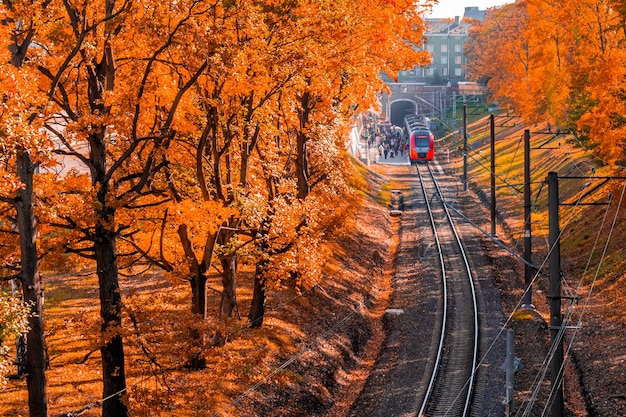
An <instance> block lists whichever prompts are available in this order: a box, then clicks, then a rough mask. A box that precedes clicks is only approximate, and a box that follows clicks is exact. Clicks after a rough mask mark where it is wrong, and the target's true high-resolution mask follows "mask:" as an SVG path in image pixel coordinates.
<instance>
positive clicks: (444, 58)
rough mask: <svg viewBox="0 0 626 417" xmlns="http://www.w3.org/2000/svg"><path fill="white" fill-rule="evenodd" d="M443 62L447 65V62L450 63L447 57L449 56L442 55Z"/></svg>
mask: <svg viewBox="0 0 626 417" xmlns="http://www.w3.org/2000/svg"><path fill="white" fill-rule="evenodd" d="M441 63H442V64H443V65H446V64H447V63H448V57H447V56H442V57H441Z"/></svg>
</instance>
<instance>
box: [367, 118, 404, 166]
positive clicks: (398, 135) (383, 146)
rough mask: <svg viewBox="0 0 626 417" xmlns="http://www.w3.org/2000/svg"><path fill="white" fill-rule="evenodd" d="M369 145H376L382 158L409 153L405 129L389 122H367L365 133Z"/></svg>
mask: <svg viewBox="0 0 626 417" xmlns="http://www.w3.org/2000/svg"><path fill="white" fill-rule="evenodd" d="M363 136H364V139H365V140H366V141H367V145H368V147H373V146H375V147H376V149H377V150H378V157H379V158H381V159H383V158H384V159H387V158H394V157H397V156H403V155H405V154H408V149H409V144H408V141H407V139H406V138H405V137H404V134H403V131H402V129H401V128H399V127H397V126H393V125H392V124H391V123H389V122H383V123H379V124H378V125H377V126H375V125H374V123H366V124H365V129H364V133H363Z"/></svg>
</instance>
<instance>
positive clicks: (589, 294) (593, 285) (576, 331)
mask: <svg viewBox="0 0 626 417" xmlns="http://www.w3.org/2000/svg"><path fill="white" fill-rule="evenodd" d="M625 192H626V181H625V182H624V186H623V187H622V193H621V195H620V200H619V202H618V205H617V208H616V210H615V215H614V217H613V222H612V224H611V228H610V229H609V234H608V236H607V239H606V241H605V244H604V248H603V250H602V254H601V256H600V260H599V261H598V265H597V267H596V272H595V274H594V277H593V279H592V282H591V285H590V286H589V290H588V291H587V297H586V298H585V302H584V303H583V307H582V311H581V313H580V315H579V318H578V322H577V325H576V326H574V331H573V335H572V337H571V338H570V341H569V344H568V348H567V351H566V355H565V357H568V356H569V353H570V351H571V349H572V347H573V346H574V344H575V341H576V337H577V336H578V330H579V329H580V328H581V327H582V320H583V317H584V315H585V313H586V311H587V307H588V305H589V302H590V300H591V296H592V294H593V290H594V288H595V284H596V282H597V280H598V276H599V275H600V268H601V267H602V264H603V262H604V259H605V257H606V254H607V251H608V247H609V243H610V242H611V237H612V236H613V232H614V230H615V226H616V223H617V218H618V216H619V211H620V208H621V206H622V202H623V200H624V194H625ZM611 199H612V197H611ZM609 205H610V202H609V204H607V209H606V210H605V215H604V216H603V219H602V224H601V226H600V228H599V230H598V235H597V236H596V240H595V241H594V245H593V250H592V252H591V253H590V254H589V258H588V260H587V264H586V265H585V269H584V271H583V274H582V276H581V279H580V282H579V288H581V287H582V286H583V284H584V278H585V275H586V273H587V271H588V267H589V265H590V264H591V259H592V256H593V253H594V251H595V248H596V246H597V243H598V241H599V237H600V231H601V230H602V229H603V228H604V223H605V220H606V216H607V214H608V210H609ZM572 310H573V309H572ZM570 316H571V314H570ZM564 328H565V325H563V326H562V329H563V331H564ZM564 366H565V361H564V362H563V364H562V365H561V369H560V370H559V375H562V374H563V372H564ZM554 389H556V387H553V390H554ZM545 412H546V408H544V412H543V413H542V416H544V415H545Z"/></svg>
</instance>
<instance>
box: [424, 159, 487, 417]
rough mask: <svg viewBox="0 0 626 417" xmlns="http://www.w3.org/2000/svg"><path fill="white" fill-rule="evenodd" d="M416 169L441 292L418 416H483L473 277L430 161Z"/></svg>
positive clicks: (476, 310) (476, 309) (476, 308)
mask: <svg viewBox="0 0 626 417" xmlns="http://www.w3.org/2000/svg"><path fill="white" fill-rule="evenodd" d="M417 174H418V177H419V182H420V188H421V196H422V197H421V198H423V204H424V206H425V207H426V208H427V212H428V216H429V217H430V226H431V229H432V241H433V242H434V244H435V245H436V248H433V249H435V251H436V253H437V254H438V257H439V263H440V272H441V277H440V279H441V293H442V297H441V298H442V301H441V302H442V305H441V309H440V311H441V314H439V318H440V321H439V323H438V328H436V329H435V332H438V334H439V337H438V346H437V349H436V355H435V358H434V360H433V361H432V365H431V367H430V372H431V376H430V379H429V382H428V384H427V385H428V386H427V387H426V390H425V393H424V397H423V399H422V401H421V408H420V410H419V413H418V416H419V417H422V416H423V417H443V416H454V417H469V416H478V414H477V413H478V412H477V411H472V403H473V398H474V395H473V394H474V389H475V387H476V382H475V381H476V372H475V370H476V369H477V363H478V349H479V325H478V313H479V312H478V307H477V295H476V288H475V286H474V277H473V276H472V271H471V268H470V265H469V261H468V258H467V255H466V253H465V250H464V248H463V244H462V242H461V239H460V237H459V235H458V233H457V231H456V228H455V225H454V222H453V221H452V218H451V216H450V213H449V211H448V208H447V207H446V206H445V205H444V204H443V203H442V200H441V199H440V198H439V196H441V195H444V194H443V193H442V190H441V189H440V187H439V184H438V183H437V180H436V178H435V176H434V174H433V172H432V170H431V168H430V165H421V164H418V165H417ZM435 340H437V338H436V339H435Z"/></svg>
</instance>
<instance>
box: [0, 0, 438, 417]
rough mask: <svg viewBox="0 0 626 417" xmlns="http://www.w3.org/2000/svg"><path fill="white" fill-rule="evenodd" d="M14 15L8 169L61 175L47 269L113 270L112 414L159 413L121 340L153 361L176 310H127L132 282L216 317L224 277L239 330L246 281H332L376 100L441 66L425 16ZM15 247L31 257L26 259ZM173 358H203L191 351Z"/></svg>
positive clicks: (35, 10) (168, 6)
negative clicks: (147, 406)
mask: <svg viewBox="0 0 626 417" xmlns="http://www.w3.org/2000/svg"><path fill="white" fill-rule="evenodd" d="M426 6H427V5H426ZM1 10H2V14H3V16H2V17H3V18H5V19H4V20H3V21H4V22H5V25H3V26H0V28H1V30H2V31H3V33H2V36H1V37H0V39H2V42H3V44H2V45H0V54H2V56H3V57H4V59H3V60H2V61H3V62H9V61H10V59H9V56H10V54H8V51H9V43H8V42H9V40H10V39H11V36H12V35H13V34H14V33H21V32H19V31H17V32H15V30H16V28H17V26H18V25H25V26H28V27H30V28H31V29H32V36H33V37H32V43H30V44H28V43H27V46H28V45H30V47H28V48H26V49H25V52H26V59H25V60H24V65H23V66H22V67H19V68H18V67H14V66H10V65H1V66H0V84H2V86H3V91H4V97H3V99H2V100H3V101H2V103H3V105H4V107H3V110H2V111H0V116H1V120H0V122H1V123H2V135H0V140H1V141H2V142H1V145H2V150H3V155H4V156H3V158H5V162H6V163H5V164H3V165H2V167H3V168H2V169H5V168H4V167H8V166H11V163H10V158H12V153H14V152H15V150H16V149H28V150H29V151H30V150H32V151H33V154H34V156H33V158H35V160H36V162H38V163H41V164H42V165H41V166H42V168H45V169H42V171H41V173H40V174H39V175H38V176H37V178H36V181H35V194H36V197H37V210H38V213H37V215H38V216H39V221H40V224H41V226H40V240H41V241H42V243H41V245H40V247H41V248H42V251H43V253H45V255H46V256H45V258H44V265H46V267H47V268H52V269H70V268H94V264H93V263H91V262H92V260H96V265H95V269H96V271H97V274H98V275H99V281H98V284H97V285H98V286H99V288H98V289H99V291H98V294H99V295H100V302H101V303H102V305H101V310H100V314H101V317H99V318H96V317H90V319H89V322H90V323H91V327H90V329H92V330H91V331H92V332H95V330H94V329H96V328H98V327H100V329H99V334H98V335H92V336H93V337H92V341H91V342H90V346H99V347H101V348H102V349H104V350H107V349H110V348H111V346H113V345H115V344H117V343H119V344H118V345H115V348H116V349H117V350H116V351H115V354H104V355H102V360H103V367H105V368H106V366H112V365H114V366H115V372H112V373H107V372H104V373H103V375H102V376H103V378H104V379H108V382H110V383H109V384H105V386H106V387H108V388H107V389H108V390H109V391H105V392H103V395H104V396H109V395H112V397H115V400H111V401H109V402H107V403H106V404H109V403H113V402H114V401H115V402H116V406H119V407H120V410H121V409H122V408H123V407H125V406H126V404H127V403H128V401H130V404H131V405H132V407H134V408H141V407H142V406H141V405H140V404H141V403H142V402H143V401H147V402H148V403H149V402H151V401H159V398H158V397H157V396H155V395H154V392H151V390H150V388H146V389H145V391H137V392H136V393H135V394H131V395H130V396H129V394H128V393H126V392H125V381H124V378H125V376H124V368H123V344H122V341H124V340H129V341H130V345H131V349H144V348H145V347H146V345H145V344H142V342H141V337H142V336H141V332H142V326H148V325H151V323H153V321H154V319H155V317H156V316H158V315H159V314H160V311H159V308H158V306H159V303H161V302H163V300H161V299H159V298H158V297H156V296H155V297H154V298H153V299H148V300H143V301H142V302H141V303H135V302H134V301H135V300H133V298H132V296H131V297H130V298H129V299H128V303H124V302H122V300H121V297H120V289H119V288H118V285H119V283H118V270H120V271H122V272H123V273H133V274H137V270H138V269H137V268H138V267H139V266H141V268H146V269H147V268H150V267H153V266H159V267H160V268H162V269H164V270H166V271H168V272H169V273H170V275H169V276H170V277H171V278H172V279H171V280H170V284H171V285H176V284H178V282H179V281H180V280H185V281H189V282H190V283H192V297H190V298H192V300H193V302H192V303H191V304H192V311H194V312H196V313H200V314H202V311H201V307H198V306H199V304H201V303H202V301H201V298H206V294H203V291H205V290H206V280H207V278H208V277H209V276H211V275H215V274H219V275H222V277H223V278H224V279H223V280H222V281H221V282H222V283H223V288H222V289H221V292H222V294H223V299H222V304H223V305H224V304H225V301H224V300H226V304H230V306H229V307H230V309H228V308H225V309H224V308H223V309H222V310H220V311H219V312H218V313H217V314H221V315H222V316H221V317H222V318H225V317H228V316H229V315H230V314H232V313H233V311H235V308H236V288H237V286H236V279H237V278H238V275H237V274H238V269H239V268H240V267H250V268H251V267H254V266H256V267H257V271H261V272H259V273H260V274H261V275H259V276H257V278H259V280H260V282H262V283H263V285H264V288H265V290H266V291H268V290H276V289H279V288H281V287H283V286H284V285H285V283H286V282H289V283H290V285H297V286H299V287H303V288H309V287H311V286H313V285H314V284H315V283H317V282H319V281H320V280H321V279H322V276H321V272H320V271H321V268H322V266H323V263H324V253H323V251H321V250H320V243H321V242H323V241H324V239H325V238H326V236H327V235H328V234H333V233H337V231H338V230H340V229H341V227H342V225H343V224H344V223H345V219H346V217H348V216H349V213H350V210H351V204H352V203H353V201H354V200H353V198H354V196H353V194H352V191H351V189H350V186H349V181H350V167H349V165H348V163H347V156H346V153H345V148H346V138H347V136H348V135H347V133H348V131H349V129H350V127H351V123H352V122H351V120H352V117H354V116H355V113H356V111H357V108H360V109H363V108H371V107H372V106H375V105H376V104H377V96H376V94H377V93H378V92H379V91H380V89H381V88H382V86H383V82H382V80H381V79H380V77H379V76H380V74H381V73H382V72H384V73H386V74H388V75H390V76H392V77H393V76H394V74H396V73H397V72H398V71H399V70H401V69H406V68H411V67H413V66H415V65H416V64H417V65H419V64H420V63H424V62H426V61H427V60H428V59H429V56H428V54H427V53H426V52H424V51H420V50H418V49H417V48H414V47H413V45H421V44H422V37H423V30H424V24H423V22H422V19H421V14H420V13H421V12H420V10H422V9H421V8H416V6H415V4H414V2H413V1H410V0H394V1H386V0H384V1H379V0H375V1H371V0H361V1H348V0H341V1H333V2H329V1H301V2H297V3H289V2H288V3H285V2H282V1H274V0H268V1H265V2H258V1H247V0H243V1H236V2H235V1H223V2H214V3H206V2H198V1H195V0H182V1H176V2H162V1H152V0H148V1H143V2H122V3H119V2H106V3H102V2H95V1H83V2H72V1H68V2H58V1H51V2H42V3H36V4H35V3H33V2H30V1H15V2H11V7H10V8H6V7H4V5H3V6H2V7H1ZM18 22H19V23H18ZM20 36H21V35H20ZM27 40H28V39H27ZM31 116H32V117H31ZM28 117H31V120H30V123H24V120H25V119H26V118H28ZM0 175H2V177H3V178H6V181H5V182H3V184H2V185H1V187H2V188H1V189H0V194H1V195H2V196H4V197H5V198H4V200H2V201H5V202H6V201H7V200H9V199H10V198H11V197H12V196H13V195H14V193H15V191H16V190H17V189H18V188H19V187H20V184H19V182H18V181H17V180H16V177H15V174H14V172H12V171H11V170H10V169H9V170H6V169H5V170H4V171H0ZM0 210H2V211H0V215H1V216H2V217H3V218H4V219H6V218H9V217H10V216H11V213H10V210H9V209H8V208H6V209H5V207H1V208H0ZM6 231H9V230H8V229H6ZM11 232H14V231H11ZM6 236H7V235H6V234H4V235H3V237H6ZM8 240H10V236H9V239H8ZM3 249H4V250H5V252H6V253H3V257H4V258H5V259H9V258H11V257H13V259H15V258H16V254H15V251H16V248H15V246H14V245H5V246H3ZM76 255H80V256H82V257H83V258H84V260H83V263H79V262H78V261H77V260H76V259H77V258H76ZM292 278H295V280H293V279H292ZM138 279H140V278H138ZM194 285H195V287H194ZM199 300H200V301H199ZM124 307H125V308H126V310H124V314H122V310H123V308H124ZM205 310H206V306H205ZM211 311H214V310H211ZM224 313H225V314H224ZM181 317H183V315H180V316H179V318H181ZM215 318H217V317H215ZM215 318H214V319H215ZM129 319H130V321H131V322H132V324H133V326H132V327H133V329H132V330H129V325H128V323H127V321H128V320H129ZM197 319H198V316H197V315H195V316H194V315H191V314H189V315H184V317H183V319H182V320H181V321H180V322H179V323H177V324H178V325H180V326H181V329H182V328H187V327H194V326H195V327H197V328H198V329H196V331H190V332H189V333H184V332H183V330H181V333H179V334H182V333H184V337H183V338H185V341H184V344H182V345H181V346H185V347H188V346H190V345H193V344H194V343H198V340H199V339H198V336H199V335H200V334H203V333H206V332H208V331H209V330H208V327H207V326H209V325H208V323H207V322H206V321H204V322H203V321H197V322H194V320H197ZM98 321H100V322H99V323H98ZM98 324H99V326H98ZM159 325H161V326H162V325H163V324H159ZM215 326H216V327H218V328H219V326H221V324H216V325H215ZM163 337H165V336H163ZM172 353H174V356H177V357H178V358H177V360H179V361H181V362H185V361H186V360H188V359H190V358H189V355H190V351H189V349H181V350H178V351H176V352H172ZM191 353H194V352H191ZM159 355H163V353H160V354H159ZM111 359H113V362H105V361H106V360H111ZM115 361H117V362H115ZM114 362H115V363H114ZM174 362H175V361H174V360H172V362H169V363H168V364H167V366H174V365H173V364H174ZM143 365H145V366H147V367H150V366H155V364H154V363H153V362H148V363H146V364H143ZM133 395H134V397H133ZM107 407H109V405H105V408H104V409H103V410H104V411H103V415H105V416H107V415H111V413H114V411H113V408H108V409H107ZM120 412H121V411H120Z"/></svg>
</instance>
